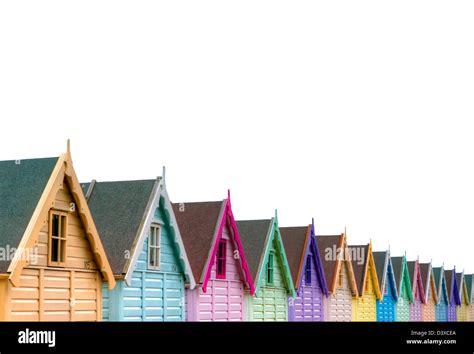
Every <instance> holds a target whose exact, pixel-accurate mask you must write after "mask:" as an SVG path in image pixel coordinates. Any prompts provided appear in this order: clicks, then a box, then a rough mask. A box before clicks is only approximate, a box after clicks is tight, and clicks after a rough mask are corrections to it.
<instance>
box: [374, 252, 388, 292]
mask: <svg viewBox="0 0 474 354" xmlns="http://www.w3.org/2000/svg"><path fill="white" fill-rule="evenodd" d="M372 255H373V257H374V263H375V270H376V272H377V278H378V279H379V285H380V291H381V292H382V293H383V290H384V289H382V287H383V284H384V283H385V281H386V277H387V271H386V269H385V265H386V262H387V258H388V252H387V251H381V252H372Z"/></svg>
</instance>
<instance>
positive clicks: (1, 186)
mask: <svg viewBox="0 0 474 354" xmlns="http://www.w3.org/2000/svg"><path fill="white" fill-rule="evenodd" d="M58 159H59V158H58V157H51V158H40V159H27V160H20V161H19V163H17V161H15V160H10V161H0V201H1V203H0V247H2V248H4V249H5V248H7V246H9V247H17V246H18V244H19V243H20V241H21V238H22V236H23V234H24V232H25V230H26V227H27V225H28V223H29V222H30V219H31V217H32V215H33V212H34V210H35V208H36V206H37V205H38V202H39V200H40V198H41V195H42V194H43V191H44V189H45V187H46V184H47V183H48V180H49V178H50V177H51V174H52V172H53V170H54V167H55V166H56V163H57V162H58ZM9 264H10V261H0V272H6V271H7V270H8V266H9Z"/></svg>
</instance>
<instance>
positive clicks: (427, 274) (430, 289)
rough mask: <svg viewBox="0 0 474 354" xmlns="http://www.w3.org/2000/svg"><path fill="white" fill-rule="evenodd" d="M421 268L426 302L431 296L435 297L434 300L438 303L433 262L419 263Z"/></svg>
mask: <svg viewBox="0 0 474 354" xmlns="http://www.w3.org/2000/svg"><path fill="white" fill-rule="evenodd" d="M419 269H420V274H421V279H422V282H423V288H424V295H425V296H424V298H425V303H427V302H428V301H429V298H430V296H431V297H433V300H434V302H435V303H437V302H438V300H437V299H438V295H437V293H436V287H435V282H434V276H433V270H432V267H431V263H419Z"/></svg>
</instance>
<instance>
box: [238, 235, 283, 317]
mask: <svg viewBox="0 0 474 354" xmlns="http://www.w3.org/2000/svg"><path fill="white" fill-rule="evenodd" d="M270 252H274V255H275V256H274V263H273V264H274V267H273V269H274V271H273V284H267V271H266V269H267V264H266V263H265V264H263V265H262V266H263V270H264V271H263V274H262V279H261V280H260V281H261V284H262V285H261V287H260V289H259V291H258V292H257V293H256V294H255V296H250V294H248V293H246V294H245V297H246V299H245V300H246V302H245V304H246V306H245V307H246V310H247V311H246V312H247V317H246V319H248V320H249V321H287V320H288V301H287V291H286V285H285V279H284V273H283V265H282V264H281V257H280V255H279V252H278V248H277V247H276V240H275V239H274V240H273V242H272V245H271V248H270Z"/></svg>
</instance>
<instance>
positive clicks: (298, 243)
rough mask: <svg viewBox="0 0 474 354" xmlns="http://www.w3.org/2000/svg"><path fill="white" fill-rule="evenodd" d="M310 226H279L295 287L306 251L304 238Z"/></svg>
mask: <svg viewBox="0 0 474 354" xmlns="http://www.w3.org/2000/svg"><path fill="white" fill-rule="evenodd" d="M310 228H311V226H296V227H280V234H281V238H282V240H283V246H284V247H285V251H286V258H287V260H288V264H289V266H290V271H291V277H292V279H293V284H294V285H295V288H298V286H299V284H298V274H299V271H300V266H301V265H302V264H303V263H302V257H303V256H304V252H305V251H306V249H305V246H306V238H307V236H308V235H309V232H310Z"/></svg>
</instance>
